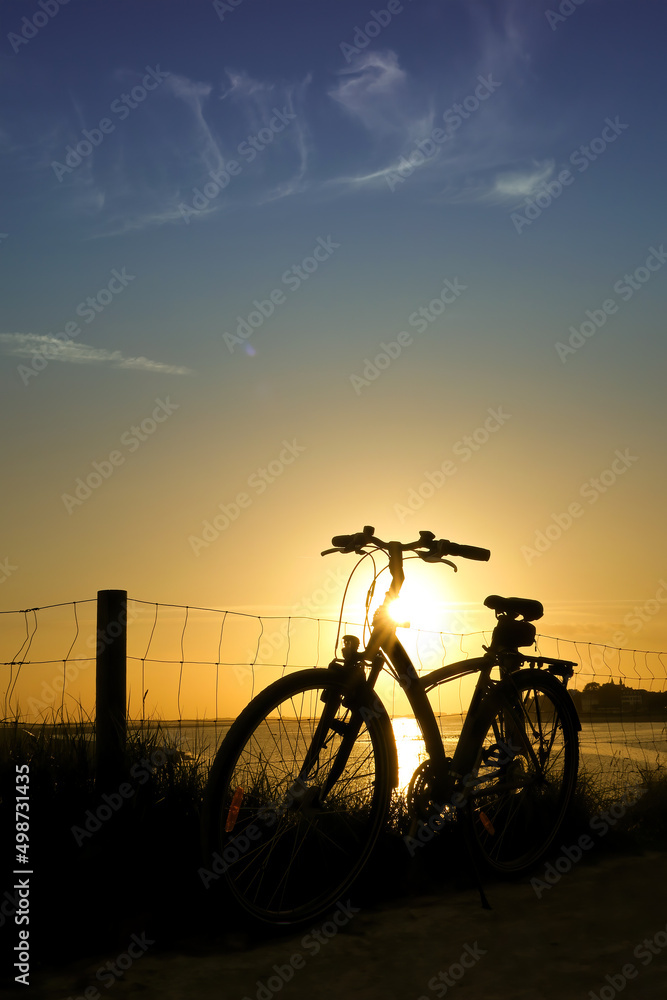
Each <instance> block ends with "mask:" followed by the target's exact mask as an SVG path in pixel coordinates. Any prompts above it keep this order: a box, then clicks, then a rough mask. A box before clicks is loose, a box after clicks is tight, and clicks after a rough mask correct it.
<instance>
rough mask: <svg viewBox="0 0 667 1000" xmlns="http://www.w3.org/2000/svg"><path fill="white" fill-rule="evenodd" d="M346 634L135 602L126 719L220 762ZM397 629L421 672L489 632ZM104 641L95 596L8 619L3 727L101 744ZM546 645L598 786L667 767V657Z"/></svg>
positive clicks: (442, 703)
mask: <svg viewBox="0 0 667 1000" xmlns="http://www.w3.org/2000/svg"><path fill="white" fill-rule="evenodd" d="M348 632H351V633H353V634H357V635H359V636H360V637H362V632H363V623H359V622H349V621H348V622H346V621H342V622H339V621H338V620H335V619H327V618H322V617H316V616H315V615H313V616H308V615H293V616H265V615H251V614H244V613H241V612H237V611H221V610H216V609H212V608H199V607H187V606H181V605H172V604H158V603H153V602H147V601H141V600H133V599H131V600H128V602H127V643H128V646H127V667H126V672H127V716H128V725H129V726H130V727H141V726H147V725H150V724H153V723H157V722H158V721H159V723H160V726H161V730H162V733H163V735H164V738H165V740H166V741H169V742H170V743H171V744H172V745H174V746H178V747H179V748H180V749H181V750H182V751H183V752H185V753H197V754H199V755H203V756H204V758H205V759H207V760H211V759H212V757H213V756H214V754H215V751H216V749H217V747H218V746H219V744H220V741H221V740H222V738H223V737H224V734H225V733H226V732H227V730H228V728H229V726H230V725H231V722H232V721H233V719H234V718H236V716H237V715H238V714H239V712H240V711H241V710H242V709H243V707H244V706H245V705H246V704H247V703H248V701H250V699H251V698H252V697H253V695H255V694H256V693H257V692H258V691H260V690H262V689H263V688H264V687H266V686H267V685H268V684H269V683H271V682H272V681H273V680H275V679H277V678H278V677H280V676H282V675H283V674H284V673H286V672H287V671H292V670H296V669H299V668H304V667H313V666H315V667H325V666H326V665H327V663H328V662H329V661H330V660H331V659H332V657H333V656H334V650H335V649H336V647H337V646H339V640H340V637H341V636H342V635H344V634H347V633H348ZM399 636H400V638H401V641H402V642H403V644H404V645H405V647H406V649H407V651H408V653H409V654H410V656H411V658H412V660H413V662H414V664H415V667H416V668H417V671H418V673H419V674H420V675H421V674H425V673H427V672H429V671H430V670H432V669H435V668H436V667H439V666H442V665H445V664H449V663H452V662H455V661H457V660H461V659H467V658H468V657H470V656H478V655H479V654H480V653H481V652H482V647H483V646H484V645H488V643H489V642H490V639H491V632H490V630H488V631H477V632H468V633H447V632H437V631H425V630H419V629H408V628H406V629H400V630H399ZM107 639H108V637H107V636H105V635H104V634H103V633H101V632H100V630H99V628H98V627H97V620H96V601H95V599H91V600H87V601H75V602H71V603H68V604H59V605H51V606H49V607H44V608H31V609H27V610H23V611H16V612H4V613H2V614H0V669H1V670H2V672H3V676H2V685H1V690H2V692H3V721H4V723H5V724H6V723H13V724H14V725H16V723H18V724H20V725H21V726H22V727H25V728H28V729H29V728H30V727H31V726H35V725H38V724H40V723H42V724H47V725H53V726H61V725H63V724H66V723H68V722H72V721H74V720H76V721H77V722H78V723H79V724H83V725H84V726H85V727H87V728H88V729H89V731H90V733H91V739H92V738H93V735H94V722H95V676H96V673H95V663H96V654H97V652H98V651H99V648H100V645H101V644H102V643H104V642H105V641H107ZM362 641H363V639H362ZM537 652H538V653H539V654H541V655H543V656H553V657H560V658H564V659H568V660H574V661H576V662H577V664H578V666H577V668H576V670H575V676H574V678H573V680H572V681H571V682H570V686H569V690H570V691H571V694H572V697H573V700H574V702H575V705H576V707H577V710H578V712H579V715H580V718H581V722H582V732H581V760H582V765H583V766H584V768H585V769H586V771H587V773H589V774H590V775H592V776H593V777H594V779H595V780H597V781H598V782H600V783H601V784H604V785H605V787H607V788H618V789H621V788H623V787H626V786H627V785H628V783H631V782H632V781H633V780H636V778H637V775H638V774H639V773H640V772H641V771H642V769H645V768H646V769H656V768H658V767H663V766H664V765H665V764H667V653H662V652H653V651H643V650H633V649H622V648H619V647H612V646H606V645H602V644H599V643H591V642H585V641H574V640H566V639H561V638H556V637H553V636H546V635H544V636H538V639H537ZM526 653H531V654H532V653H534V650H532V649H527V650H526ZM474 683H475V675H470V676H467V677H463V678H459V679H457V680H454V681H452V682H450V683H448V684H446V685H441V686H440V687H438V688H437V689H435V691H434V692H433V693H432V696H431V700H432V705H433V708H434V711H435V712H436V714H437V716H438V718H439V720H440V726H441V731H442V734H443V739H444V741H445V747H446V749H447V747H448V746H449V745H450V744H451V745H452V746H453V745H454V744H455V742H456V737H457V735H458V732H459V731H460V727H461V723H462V719H463V717H464V715H465V712H466V710H467V707H468V704H469V700H470V696H471V694H472V689H473V686H474ZM378 694H379V696H380V698H381V700H382V701H383V702H384V704H385V705H386V707H387V710H388V712H389V714H390V716H391V718H392V721H393V726H394V732H395V735H396V739H397V746H398V751H399V764H400V769H401V776H400V780H401V781H403V780H404V779H406V780H408V779H409V777H410V774H411V773H412V770H414V767H416V766H417V764H418V763H419V762H420V760H421V759H423V756H424V749H423V742H422V740H421V735H420V733H419V729H418V727H417V724H416V723H415V720H414V719H413V718H411V715H410V706H409V703H408V701H407V698H406V696H405V694H404V692H403V691H402V690H401V688H400V687H399V685H398V684H397V683H396V682H395V681H394V680H393V678H391V677H389V676H388V675H386V674H383V675H382V677H381V679H380V681H379V682H378ZM5 728H6V727H5Z"/></svg>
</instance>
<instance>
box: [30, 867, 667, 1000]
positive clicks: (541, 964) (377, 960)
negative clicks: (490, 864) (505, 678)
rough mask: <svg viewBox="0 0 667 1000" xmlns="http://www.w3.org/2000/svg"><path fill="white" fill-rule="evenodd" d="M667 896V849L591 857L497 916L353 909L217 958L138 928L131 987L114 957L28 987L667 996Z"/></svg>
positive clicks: (265, 998)
mask: <svg viewBox="0 0 667 1000" xmlns="http://www.w3.org/2000/svg"><path fill="white" fill-rule="evenodd" d="M666 889H667V853H648V854H645V855H643V856H639V857H637V856H616V857H611V856H608V857H604V858H602V859H598V860H597V862H596V863H591V862H590V861H588V860H586V859H585V860H583V861H581V862H580V863H578V864H577V865H575V866H573V867H572V869H571V870H570V871H569V872H568V873H567V874H563V875H562V877H561V878H560V880H559V881H558V882H557V883H556V884H554V885H553V886H552V888H550V889H549V890H547V891H544V892H543V893H542V895H541V898H538V895H537V892H536V890H535V888H534V887H533V886H531V884H530V881H529V880H528V879H526V880H524V881H522V882H519V883H504V884H500V885H498V884H494V885H489V886H487V895H488V897H489V901H490V903H491V906H492V909H491V910H484V909H482V907H481V906H480V901H479V895H478V893H477V892H476V890H474V889H466V890H465V891H459V890H452V889H449V890H448V889H445V890H444V891H442V892H440V893H439V894H438V895H435V894H434V895H420V896H415V897H413V898H410V899H407V900H406V899H403V900H402V901H400V902H399V903H392V904H388V905H382V906H376V907H374V908H372V909H368V908H367V909H364V910H360V911H359V912H358V913H351V912H350V911H348V912H345V909H344V908H343V909H340V910H339V911H338V917H337V920H338V924H339V925H340V926H337V925H336V924H335V923H334V922H333V921H331V922H330V923H326V924H323V925H321V924H320V925H316V926H315V927H314V928H313V931H318V932H319V934H320V936H321V941H322V943H321V944H320V943H319V942H318V941H317V939H316V935H315V934H314V933H308V934H304V931H303V930H301V931H299V932H298V933H297V934H294V935H288V936H283V937H281V938H279V939H277V940H276V939H274V940H272V941H269V942H264V943H262V944H259V945H256V946H254V947H253V946H251V945H250V944H249V943H248V942H247V941H245V940H243V938H242V936H240V935H239V936H238V937H237V938H235V936H234V935H231V936H230V935H228V936H227V938H226V940H225V941H224V943H223V944H222V946H221V947H220V948H217V949H215V950H213V949H207V948H203V947H197V946H196V945H192V946H189V947H188V948H187V949H185V948H184V949H183V950H172V951H166V950H164V949H162V950H161V949H160V944H159V942H156V943H155V944H151V945H148V943H147V942H145V941H141V936H140V932H138V933H137V938H138V942H139V943H138V942H137V941H135V943H134V947H133V950H134V951H135V953H138V957H137V958H136V959H135V960H134V962H133V963H132V965H131V966H130V968H128V970H127V972H125V973H124V974H123V976H122V977H121V978H115V976H114V975H113V974H112V973H110V972H109V971H108V970H107V971H106V972H104V967H105V965H106V963H107V962H108V961H109V960H110V958H111V959H113V958H115V957H116V956H109V955H106V954H100V955H99V956H98V957H96V958H93V959H91V960H86V961H82V962H79V963H77V964H75V965H72V966H70V967H69V968H67V969H64V970H59V971H58V972H54V973H52V974H50V975H48V976H42V977H36V978H34V979H33V982H32V983H31V985H30V986H29V987H27V988H23V987H21V988H20V991H21V993H22V995H24V996H29V997H31V998H34V997H39V998H40V1000H41V998H42V997H45V998H46V997H48V998H49V1000H60V998H62V1000H67V998H68V997H72V998H73V1000H74V998H77V997H86V1000H97V998H99V997H107V996H108V997H110V998H111V1000H122V998H124V997H137V998H141V1000H154V998H155V1000H186V998H188V1000H189V998H195V997H196V998H200V1000H214V998H215V1000H227V998H230V1000H237V998H238V1000H243V998H249V1000H269V998H270V997H272V996H280V997H281V1000H282V998H284V1000H288V998H291V997H299V998H300V997H304V998H308V1000H317V998H320V997H323V998H324V997H326V998H329V997H331V998H333V997H336V998H338V997H346V998H347V997H350V998H358V1000H419V998H426V1000H432V998H435V997H443V996H455V997H462V998H464V997H466V996H467V997H470V998H477V997H479V998H484V1000H524V998H525V1000H572V998H578V997H581V998H582V1000H592V998H600V1000H612V998H613V997H614V996H616V995H617V994H622V995H623V998H624V1000H630V998H637V997H641V998H644V997H645V998H647V1000H665V998H666V997H667V892H666ZM645 941H646V942H648V944H644V942H645ZM129 943H130V942H129V939H128V945H129ZM124 961H125V959H123V962H124ZM98 970H103V971H102V973H101V978H100V977H99V976H98ZM440 973H442V974H443V975H444V977H446V978H442V977H440ZM448 984H449V985H448ZM17 989H19V987H17ZM86 990H88V992H86Z"/></svg>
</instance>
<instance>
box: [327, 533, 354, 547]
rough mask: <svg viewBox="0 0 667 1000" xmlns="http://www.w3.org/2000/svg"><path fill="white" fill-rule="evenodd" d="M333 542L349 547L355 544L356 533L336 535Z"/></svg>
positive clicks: (333, 543)
mask: <svg viewBox="0 0 667 1000" xmlns="http://www.w3.org/2000/svg"><path fill="white" fill-rule="evenodd" d="M331 544H332V545H336V546H338V547H339V548H347V547H348V545H353V544H354V535H334V536H333V538H332V539H331Z"/></svg>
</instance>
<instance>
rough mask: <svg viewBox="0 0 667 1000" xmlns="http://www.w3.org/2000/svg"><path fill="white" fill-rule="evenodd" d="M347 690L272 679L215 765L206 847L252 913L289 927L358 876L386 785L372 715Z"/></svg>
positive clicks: (303, 677) (304, 675) (310, 674)
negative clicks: (350, 696)
mask: <svg viewBox="0 0 667 1000" xmlns="http://www.w3.org/2000/svg"><path fill="white" fill-rule="evenodd" d="M348 693H349V692H348V688H347V687H346V685H345V683H344V682H343V681H342V680H341V679H340V678H339V677H337V676H335V675H334V674H333V673H332V672H331V671H329V670H324V669H322V670H319V669H311V670H304V671H299V672H298V673H295V674H292V675H288V676H286V677H283V678H281V679H280V680H278V681H276V682H275V683H274V684H271V685H270V686H269V687H267V688H266V689H265V690H264V691H262V692H261V693H260V694H259V695H257V697H256V698H254V699H253V701H251V702H250V704H249V705H248V706H247V707H246V709H245V710H244V711H243V712H242V713H241V715H240V716H239V718H238V719H237V720H236V722H235V723H234V725H233V726H232V728H231V729H230V731H229V733H228V734H227V736H226V737H225V739H224V741H223V743H222V745H221V747H220V750H219V751H218V755H217V757H216V759H215V761H214V764H213V767H212V769H211V775H210V779H209V784H208V787H207V794H206V800H205V807H204V825H205V830H204V832H205V838H206V847H207V853H208V856H209V858H215V859H216V864H217V869H218V872H217V873H219V874H220V875H221V876H222V878H223V880H224V882H225V883H226V886H227V887H228V889H229V890H230V892H231V894H232V896H233V897H234V898H235V899H236V901H237V902H238V903H239V904H240V905H241V906H242V907H243V908H244V909H245V910H246V911H248V912H249V913H250V914H252V916H253V917H256V918H259V919H260V920H264V921H269V922H272V923H296V922H299V921H301V920H306V919H312V918H313V917H314V916H317V915H319V914H321V913H323V912H325V911H326V910H327V909H328V908H329V907H330V906H332V905H333V904H334V903H335V902H336V901H338V900H339V898H340V897H341V895H342V894H343V893H344V892H345V891H346V890H347V889H348V888H349V887H350V885H351V884H352V882H353V881H354V879H355V878H356V876H357V875H358V873H359V872H360V871H361V868H362V866H363V865H364V863H365V862H366V860H367V858H368V856H369V854H370V852H371V849H372V847H373V845H374V843H375V841H376V839H377V837H378V834H379V832H380V830H381V828H382V825H383V823H384V821H385V818H386V814H387V810H388V807H389V801H390V797H391V784H392V783H391V767H390V760H391V756H390V747H389V746H388V744H387V735H386V732H385V731H384V730H383V726H382V720H381V713H379V712H378V711H377V709H376V710H373V711H370V712H364V711H363V708H360V707H358V706H357V707H354V704H355V702H354V699H349V698H348V697H346V695H347V694H348ZM344 698H345V700H346V701H350V702H351V704H352V706H353V707H346V706H345V705H344V704H343V703H342V702H343V699H344ZM216 856H217V857H216ZM212 870H213V871H215V870H216V869H215V867H214V868H213V869H212Z"/></svg>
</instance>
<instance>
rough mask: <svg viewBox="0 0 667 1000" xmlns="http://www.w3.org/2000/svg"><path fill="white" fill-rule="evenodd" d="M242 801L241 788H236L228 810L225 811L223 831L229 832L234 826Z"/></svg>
mask: <svg viewBox="0 0 667 1000" xmlns="http://www.w3.org/2000/svg"><path fill="white" fill-rule="evenodd" d="M242 802H243V789H242V788H237V789H236V791H235V792H234V794H233V796H232V804H231V805H230V807H229V812H228V813H227V819H226V821H225V833H231V832H232V830H233V829H234V827H235V826H236V820H237V819H238V815H239V809H240V808H241V803H242Z"/></svg>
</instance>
